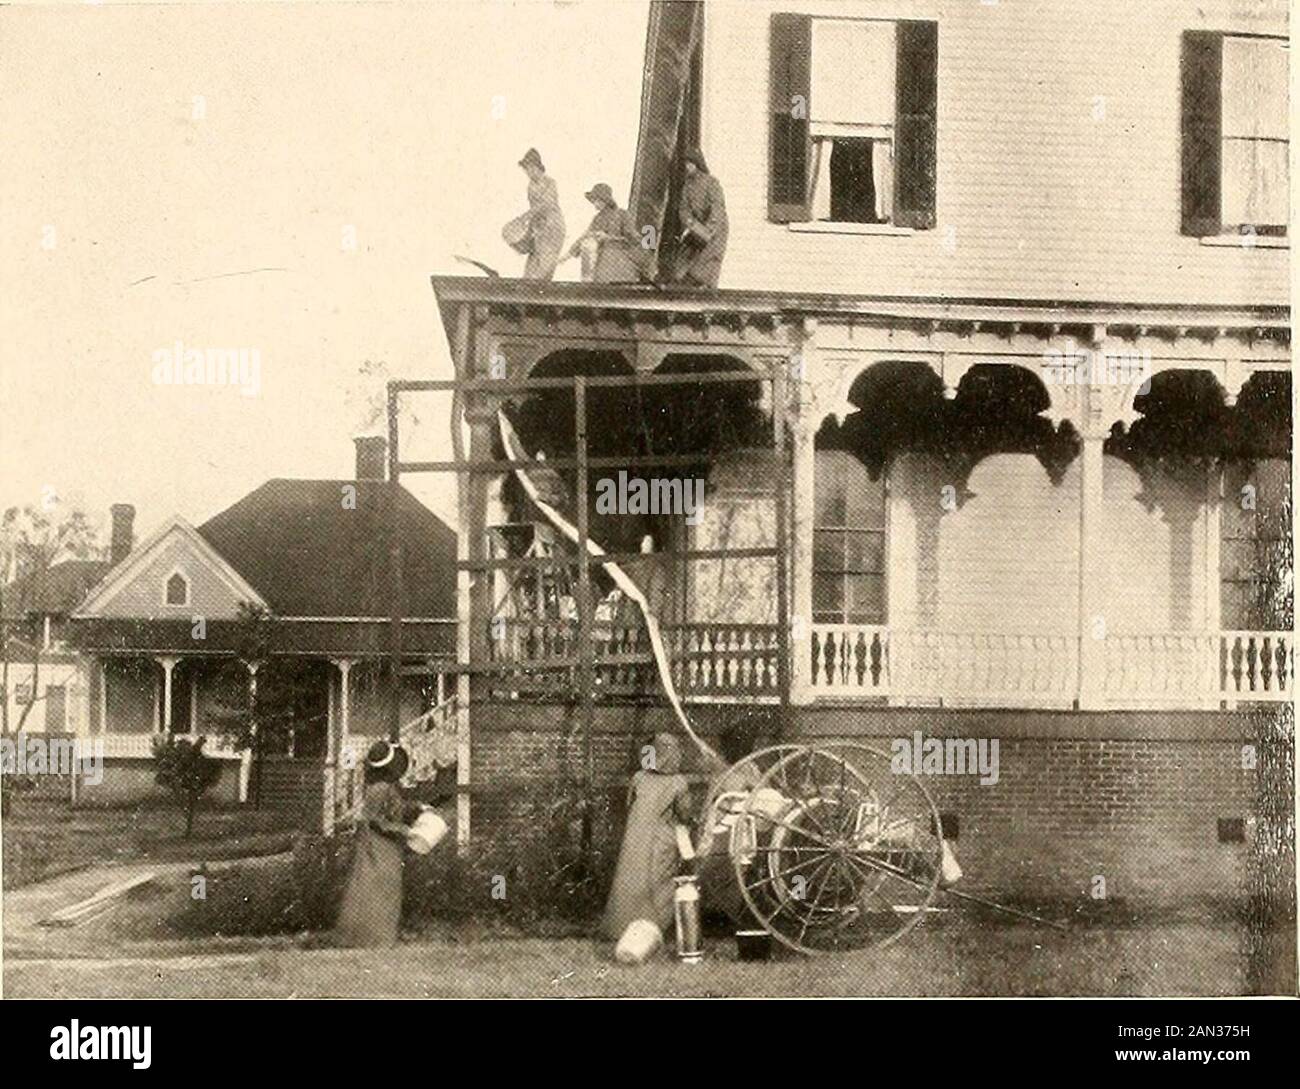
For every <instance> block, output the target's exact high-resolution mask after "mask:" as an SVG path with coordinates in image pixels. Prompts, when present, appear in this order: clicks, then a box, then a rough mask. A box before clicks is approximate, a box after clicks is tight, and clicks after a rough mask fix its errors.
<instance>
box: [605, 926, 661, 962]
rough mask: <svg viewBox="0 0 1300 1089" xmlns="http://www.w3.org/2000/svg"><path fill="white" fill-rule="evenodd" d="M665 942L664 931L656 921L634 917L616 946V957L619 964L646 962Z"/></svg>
mask: <svg viewBox="0 0 1300 1089" xmlns="http://www.w3.org/2000/svg"><path fill="white" fill-rule="evenodd" d="M663 943H664V935H663V931H661V930H660V929H659V928H658V927H657V926H656V925H655V924H654V923H652V922H651V921H650V920H649V919H633V920H632V921H631V922H630V923H628V924H627V929H626V930H624V931H623V936H622V937H621V938H619V939H618V945H616V946H615V947H614V959H615V960H616V961H618V962H619V964H644V963H645V962H646V961H647V960H649V959H650V958H651V957H652V956H654V955H655V953H656V952H658V950H659V947H660V946H661V945H663Z"/></svg>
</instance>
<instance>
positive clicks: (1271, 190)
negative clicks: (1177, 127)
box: [1223, 139, 1291, 227]
mask: <svg viewBox="0 0 1300 1089" xmlns="http://www.w3.org/2000/svg"><path fill="white" fill-rule="evenodd" d="M1288 150H1289V145H1288V144H1285V143H1281V142H1280V141H1277V140H1242V139H1231V140H1224V141H1223V222H1224V224H1225V225H1226V226H1229V227H1237V226H1240V225H1242V224H1247V223H1248V224H1251V225H1253V226H1257V227H1259V226H1283V225H1285V224H1286V222H1287V207H1288V203H1287V198H1288V195H1289V191H1290V178H1291V175H1290V171H1289V168H1288V163H1287V154H1288Z"/></svg>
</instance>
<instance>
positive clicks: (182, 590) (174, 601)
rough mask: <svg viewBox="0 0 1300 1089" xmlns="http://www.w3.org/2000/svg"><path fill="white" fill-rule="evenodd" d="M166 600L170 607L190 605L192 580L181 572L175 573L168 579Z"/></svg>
mask: <svg viewBox="0 0 1300 1089" xmlns="http://www.w3.org/2000/svg"><path fill="white" fill-rule="evenodd" d="M164 600H165V601H166V603H167V604H168V605H188V604H189V603H190V580H189V579H187V578H186V577H185V576H184V575H183V574H181V572H179V571H174V572H173V573H172V574H171V575H170V576H169V577H168V579H167V588H166V596H165V598H164Z"/></svg>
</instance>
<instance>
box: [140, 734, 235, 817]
mask: <svg viewBox="0 0 1300 1089" xmlns="http://www.w3.org/2000/svg"><path fill="white" fill-rule="evenodd" d="M205 740H206V738H202V737H200V738H199V739H198V740H197V741H191V740H190V739H188V738H184V737H156V738H154V741H153V759H154V782H156V783H157V784H158V785H159V786H160V787H163V788H164V789H165V790H167V791H169V792H170V793H171V796H172V797H173V798H174V799H175V800H176V802H177V804H179V805H180V806H181V807H182V808H183V809H184V810H185V838H186V839H188V838H189V837H190V834H191V833H192V832H193V831H194V810H195V808H196V807H197V806H198V804H199V799H200V798H201V797H203V795H204V794H205V793H206V792H207V791H208V790H209V789H211V788H212V787H213V786H214V785H215V784H216V782H217V780H218V779H220V778H221V762H220V761H219V760H214V759H213V758H212V757H210V756H208V755H207V754H206V753H205V752H204V751H203V742H204V741H205Z"/></svg>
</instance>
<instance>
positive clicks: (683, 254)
mask: <svg viewBox="0 0 1300 1089" xmlns="http://www.w3.org/2000/svg"><path fill="white" fill-rule="evenodd" d="M677 214H678V218H679V220H680V223H681V235H680V236H679V238H678V248H677V260H676V262H675V266H674V268H673V280H674V281H675V282H677V283H680V284H685V285H687V286H690V287H717V286H718V278H719V277H720V276H721V275H722V258H723V255H724V254H725V253H726V252H727V202H726V201H725V200H724V199H723V196H722V186H721V185H720V184H719V183H718V179H717V178H715V177H714V176H713V175H712V174H710V173H709V167H708V164H707V163H705V161H704V155H703V154H702V153H701V152H700V150H699V148H691V150H690V151H688V152H687V153H686V181H685V183H684V184H683V185H682V194H681V201H680V203H679V205H678V212H677Z"/></svg>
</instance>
